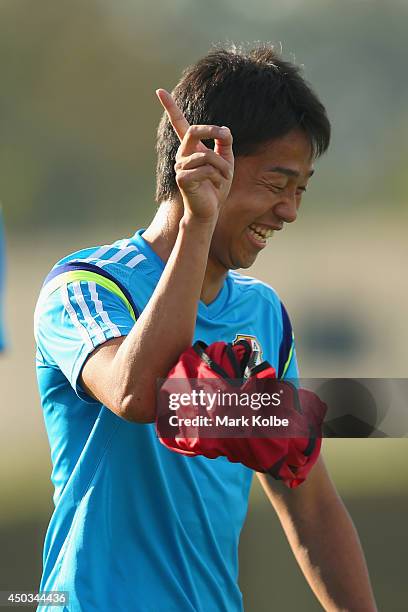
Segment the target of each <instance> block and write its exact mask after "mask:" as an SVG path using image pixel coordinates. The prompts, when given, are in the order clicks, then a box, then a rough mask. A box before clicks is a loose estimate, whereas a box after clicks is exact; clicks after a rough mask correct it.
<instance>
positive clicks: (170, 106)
mask: <svg viewBox="0 0 408 612" xmlns="http://www.w3.org/2000/svg"><path fill="white" fill-rule="evenodd" d="M156 95H157V97H158V98H159V100H160V103H161V105H162V106H163V108H164V110H165V111H166V113H167V115H168V118H169V120H170V123H171V125H172V126H173V129H174V131H175V132H176V134H177V136H178V137H179V139H180V142H181V141H182V140H183V138H184V136H185V133H186V132H187V130H188V128H189V127H190V124H189V122H188V121H187V119H186V118H185V116H184V115H183V113H182V111H181V110H180V109H179V107H178V106H177V104H176V103H175V101H174V99H173V96H172V95H171V94H169V92H168V91H166V90H165V89H157V90H156Z"/></svg>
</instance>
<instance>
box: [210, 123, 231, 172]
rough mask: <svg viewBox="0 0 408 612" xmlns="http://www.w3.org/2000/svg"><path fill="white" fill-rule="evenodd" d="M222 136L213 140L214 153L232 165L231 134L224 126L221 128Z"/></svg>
mask: <svg viewBox="0 0 408 612" xmlns="http://www.w3.org/2000/svg"><path fill="white" fill-rule="evenodd" d="M221 130H222V135H220V136H219V138H216V139H215V146H214V151H215V152H216V153H218V155H220V156H221V157H222V158H223V159H225V160H226V161H228V162H230V163H231V164H233V163H234V153H233V150H232V134H231V130H230V129H229V128H227V127H226V126H225V125H223V126H222V127H221Z"/></svg>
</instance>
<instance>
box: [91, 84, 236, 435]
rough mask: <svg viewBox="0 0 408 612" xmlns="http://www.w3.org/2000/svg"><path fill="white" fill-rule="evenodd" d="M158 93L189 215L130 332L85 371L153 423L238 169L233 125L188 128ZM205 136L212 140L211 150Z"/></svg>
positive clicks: (107, 401) (106, 397)
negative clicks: (160, 387) (160, 385)
mask: <svg viewBox="0 0 408 612" xmlns="http://www.w3.org/2000/svg"><path fill="white" fill-rule="evenodd" d="M157 95H158V97H159V99H160V102H161V103H162V105H163V106H164V108H165V110H166V112H167V114H168V116H169V119H170V121H171V123H172V125H173V128H174V130H175V131H176V133H177V135H178V137H179V139H180V147H179V150H178V152H177V157H176V165H175V170H176V180H177V185H178V187H179V189H180V193H181V196H182V200H183V205H184V214H183V217H182V219H181V221H180V224H179V231H178V235H177V239H176V242H175V244H174V247H173V250H172V252H171V255H170V257H169V259H168V261H167V264H166V267H165V269H164V271H163V274H162V276H161V278H160V281H159V283H158V284H157V286H156V288H155V290H154V292H153V294H152V297H151V299H150V300H149V302H148V304H147V306H146V308H145V309H144V311H143V312H142V314H141V316H140V317H139V319H138V320H137V322H136V323H135V325H134V327H133V329H132V330H131V332H130V333H129V335H128V336H126V337H121V338H115V339H113V340H110V341H108V342H106V343H105V344H103V345H101V346H100V347H98V348H97V349H96V350H95V351H94V352H93V353H91V355H90V356H89V358H88V359H87V361H86V362H85V365H84V367H83V369H82V375H81V384H82V386H83V387H84V389H85V391H87V392H88V393H89V394H90V395H92V396H93V397H94V398H96V399H98V400H99V401H101V402H102V403H103V404H104V405H105V406H107V407H108V408H110V409H111V410H113V411H114V412H115V413H116V414H118V415H119V416H121V417H123V418H125V419H127V420H129V421H136V422H141V423H146V422H152V421H154V418H155V395H156V384H157V379H158V378H164V377H165V376H166V374H167V373H168V371H169V370H170V368H171V367H172V365H174V363H175V362H176V361H177V358H178V356H179V355H180V354H181V353H182V352H183V351H184V350H185V349H186V348H187V347H188V346H189V345H191V343H192V340H193V334H194V328H195V323H196V317H197V308H198V302H199V299H200V294H201V289H202V284H203V280H204V274H205V270H206V265H207V259H208V253H209V248H210V243H211V238H212V234H213V231H214V227H215V224H216V222H217V219H218V213H219V209H220V207H221V206H222V204H223V202H224V201H225V199H226V197H227V195H228V193H229V189H230V186H231V181H232V177H233V169H234V158H233V153H232V136H231V133H230V131H229V129H228V128H220V127H218V126H212V125H193V126H189V124H188V122H187V120H186V119H185V117H184V116H183V114H182V112H181V110H180V109H179V108H178V107H177V105H176V103H175V102H174V100H173V98H172V96H171V95H170V94H169V93H168V92H166V91H164V90H162V89H160V90H158V91H157ZM201 139H214V141H215V149H214V151H212V150H211V149H208V148H207V147H205V146H204V144H203V143H202V142H201Z"/></svg>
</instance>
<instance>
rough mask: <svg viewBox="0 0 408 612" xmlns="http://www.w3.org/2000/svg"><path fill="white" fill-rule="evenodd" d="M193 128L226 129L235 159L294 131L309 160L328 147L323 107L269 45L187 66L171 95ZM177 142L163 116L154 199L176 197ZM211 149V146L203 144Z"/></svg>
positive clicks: (223, 51) (218, 53) (215, 53)
mask: <svg viewBox="0 0 408 612" xmlns="http://www.w3.org/2000/svg"><path fill="white" fill-rule="evenodd" d="M172 94H173V97H174V99H175V101H176V102H177V104H178V106H179V107H180V108H181V110H182V111H183V113H184V115H185V117H186V118H187V120H188V122H189V123H190V124H191V125H194V124H195V125H197V124H206V125H219V126H222V125H225V126H227V127H229V128H230V130H231V133H232V136H233V150H234V155H235V156H240V155H251V154H254V153H255V152H256V151H257V150H258V149H259V148H260V145H262V144H264V143H266V142H268V141H271V140H273V139H276V138H281V137H283V136H285V135H286V134H288V133H289V132H290V131H292V130H293V129H296V128H297V129H302V130H304V132H305V133H306V134H307V135H308V137H309V139H310V143H311V148H312V156H313V157H314V158H317V157H320V156H321V155H322V154H323V153H325V151H326V150H327V148H328V146H329V143H330V122H329V119H328V117H327V114H326V110H325V108H324V106H323V104H322V103H321V102H320V100H319V98H318V97H317V95H316V94H315V93H314V91H313V90H312V89H311V87H310V85H309V84H308V83H307V82H306V81H305V79H304V78H303V76H302V75H301V69H300V67H299V66H296V65H295V64H293V63H292V62H289V61H286V60H283V59H282V57H281V55H280V54H279V53H278V52H277V51H275V49H274V47H273V46H272V45H269V44H259V45H257V46H256V47H253V48H252V49H250V50H249V51H245V50H244V49H243V48H242V47H236V46H234V47H231V48H229V49H227V48H218V49H214V50H211V51H210V52H209V53H208V54H207V55H206V56H205V57H203V58H202V59H200V60H199V61H198V62H197V63H196V64H194V65H192V66H190V67H188V68H186V70H185V71H184V72H183V75H182V78H181V79H180V81H179V83H178V84H177V86H176V87H175V89H174V90H173V92H172ZM179 144H180V142H179V139H178V137H177V135H176V134H175V132H174V130H173V128H172V126H171V124H170V122H169V120H168V118H167V114H166V113H164V115H163V117H162V119H161V121H160V124H159V127H158V131H157V172H156V185H157V186H156V200H157V201H158V202H159V203H160V202H163V201H165V200H169V199H171V198H172V197H174V196H175V195H176V194H177V193H178V187H177V183H176V180H175V172H174V163H175V157H176V153H177V149H178V147H179ZM205 144H206V145H207V146H211V147H213V142H212V141H211V142H205Z"/></svg>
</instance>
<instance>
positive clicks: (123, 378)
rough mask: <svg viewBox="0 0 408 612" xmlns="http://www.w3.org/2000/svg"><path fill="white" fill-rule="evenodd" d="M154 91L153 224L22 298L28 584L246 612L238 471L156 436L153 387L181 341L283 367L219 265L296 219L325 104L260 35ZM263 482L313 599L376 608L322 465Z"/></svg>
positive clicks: (275, 320)
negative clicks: (49, 498)
mask: <svg viewBox="0 0 408 612" xmlns="http://www.w3.org/2000/svg"><path fill="white" fill-rule="evenodd" d="M157 95H158V97H159V99H160V101H161V103H162V105H163V106H164V108H165V109H166V115H165V116H164V117H163V119H162V122H161V124H160V127H159V131H158V166H157V200H158V202H159V203H160V206H159V208H158V211H157V213H156V215H155V217H154V219H153V221H152V223H151V224H150V226H149V227H148V228H147V229H146V230H145V231H143V230H139V231H138V232H136V234H135V235H134V236H133V237H131V238H129V239H125V240H119V241H118V242H116V243H114V244H113V245H104V246H101V247H97V248H89V249H84V250H83V251H80V252H78V253H75V254H73V255H70V256H68V257H66V258H65V259H63V260H61V261H60V262H58V264H57V266H56V267H55V268H54V270H53V271H52V272H51V274H50V275H49V277H48V279H47V282H46V283H45V286H44V288H43V290H42V293H41V296H40V299H39V303H38V305H37V309H36V316H35V319H36V339H37V344H38V351H37V372H38V381H39V388H40V393H41V397H42V405H43V409H44V416H45V423H46V427H47V432H48V435H49V440H50V445H51V453H52V461H53V473H52V480H53V483H54V485H55V494H54V502H55V506H56V507H55V511H54V514H53V516H52V519H51V522H50V525H49V529H48V532H47V536H46V540H45V547H44V570H43V577H42V582H41V589H44V590H51V589H53V590H57V589H58V590H65V591H68V592H69V596H70V604H69V605H68V606H67V608H66V609H68V610H72V611H78V610H84V611H85V612H91V611H93V610H95V611H98V612H101V611H105V610H106V611H108V610H109V611H110V610H120V611H129V612H130V611H132V612H133V611H139V610H140V611H143V612H145V611H146V612H147V611H157V610H166V612H170V611H176V610H177V611H183V612H186V611H188V610H190V611H193V610H194V611H198V610H206V611H207V610H211V611H218V610H219V611H221V610H223V611H226V612H227V611H228V612H232V611H233V610H240V609H242V596H241V593H240V591H239V588H238V585H237V576H238V565H237V557H238V539H239V533H240V530H241V527H242V524H243V521H244V519H245V514H246V510H247V500H248V494H249V489H250V485H251V479H252V472H251V470H249V469H248V468H246V467H244V466H243V465H241V464H232V463H230V462H228V461H227V460H226V459H225V458H224V457H220V458H218V459H215V460H208V459H205V458H204V457H199V456H198V457H185V456H181V455H179V454H176V453H172V452H171V451H169V450H168V449H166V448H164V447H163V446H161V444H160V443H159V442H158V440H157V437H156V434H155V429H154V425H153V424H152V423H153V422H154V419H155V396H156V383H157V380H158V379H159V378H164V377H165V376H166V374H167V373H168V371H169V370H170V368H171V367H172V366H173V365H174V363H175V362H176V361H177V359H178V357H179V355H180V354H181V353H182V352H183V351H184V350H185V349H186V348H187V347H189V346H190V345H191V344H192V342H193V341H194V340H196V339H201V340H204V341H205V342H207V343H211V342H214V341H219V340H223V341H227V342H231V341H234V340H237V339H239V337H242V336H244V337H249V338H250V339H251V342H252V344H253V346H254V348H256V349H257V350H258V351H259V354H260V356H261V355H262V358H263V359H267V360H268V361H269V362H270V363H271V364H272V365H273V366H274V367H275V368H276V370H277V371H278V372H279V375H280V376H281V377H282V376H285V377H287V378H294V377H296V376H297V365H296V355H295V351H294V346H293V343H292V342H293V341H292V332H291V328H290V323H289V319H288V316H287V314H286V311H285V309H284V307H283V305H282V304H281V302H280V300H279V298H278V297H277V295H276V294H275V292H274V291H273V290H272V289H271V288H270V287H268V286H267V285H265V284H264V283H259V282H257V281H256V280H254V279H251V278H250V277H247V276H241V275H239V274H238V273H236V272H234V270H236V269H238V268H248V267H249V266H250V265H251V264H252V263H253V262H254V261H255V259H256V257H257V255H258V254H259V252H260V251H261V250H262V249H263V248H265V247H266V244H267V240H268V239H269V238H270V237H271V235H272V234H273V232H274V231H279V230H280V229H282V227H283V226H284V224H285V223H291V222H293V221H295V219H296V216H297V213H298V209H299V205H300V201H301V197H302V195H303V192H304V191H305V190H306V186H307V183H308V180H309V178H310V177H311V175H312V174H313V161H314V159H315V158H317V157H318V156H319V155H321V154H322V153H323V152H324V151H325V150H326V149H327V147H328V144H329V137H330V126H329V122H328V119H327V117H326V113H325V110H324V108H323V106H322V105H321V103H320V102H319V100H318V98H317V97H316V95H315V94H314V93H313V92H312V91H311V89H310V88H309V86H308V85H307V84H306V83H305V82H304V81H303V79H302V77H301V76H300V74H299V71H298V69H297V68H296V67H295V66H293V65H292V64H290V63H288V62H285V61H283V60H282V59H281V58H280V57H279V56H278V55H277V54H276V53H275V52H274V51H273V49H271V48H270V47H268V46H259V47H257V48H255V49H254V50H252V51H251V52H249V53H244V52H243V51H240V50H236V49H234V50H218V51H213V52H211V53H209V54H208V55H207V56H206V57H204V58H203V59H202V60H200V61H199V62H198V63H197V64H196V65H194V66H192V67H191V68H189V69H188V70H187V71H186V72H185V73H184V75H183V78H182V79H181V81H180V82H179V84H178V85H177V87H176V88H175V90H174V94H173V96H171V95H170V94H168V93H167V92H166V91H164V90H158V92H157ZM225 126H228V127H225ZM233 138H234V144H233ZM212 143H214V145H213V146H214V148H213V149H212V148H211V147H212ZM259 477H260V480H261V482H262V485H263V487H264V488H265V490H266V493H267V495H268V496H269V498H270V500H271V502H272V504H273V506H274V508H275V510H276V512H277V513H278V516H279V518H280V520H281V522H282V525H283V528H284V530H285V532H286V534H287V536H288V539H289V541H290V544H291V546H292V549H293V551H294V554H295V555H296V558H297V560H298V562H299V564H300V566H301V568H302V570H303V573H304V575H305V577H306V579H307V580H308V582H309V584H310V586H311V588H312V589H313V591H314V592H315V594H316V596H317V597H318V599H319V600H320V602H321V603H322V605H323V606H324V607H325V608H326V609H330V610H340V609H342V610H344V609H347V610H356V611H357V610H358V611H359V612H363V611H371V610H375V604H374V600H373V596H372V593H371V588H370V585H369V579H368V575H367V570H366V566H365V562H364V558H363V554H362V551H361V548H360V545H359V542H358V537H357V535H356V532H355V530H354V527H353V525H352V523H351V521H350V518H349V517H348V515H347V513H346V511H345V509H344V507H343V505H342V503H341V501H340V500H339V498H338V496H337V494H336V492H335V489H334V487H333V485H332V483H331V481H330V479H329V477H328V475H327V472H326V470H325V467H324V465H323V462H322V460H319V462H318V463H317V464H316V466H315V467H314V468H313V470H312V472H311V474H310V476H309V479H308V480H307V481H306V483H304V484H303V485H302V486H300V487H299V488H298V489H295V490H289V489H286V488H285V487H284V486H283V485H282V483H279V482H276V481H274V480H272V479H271V478H269V477H267V476H265V475H259ZM273 562H274V559H273V558H272V559H271V564H273Z"/></svg>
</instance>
